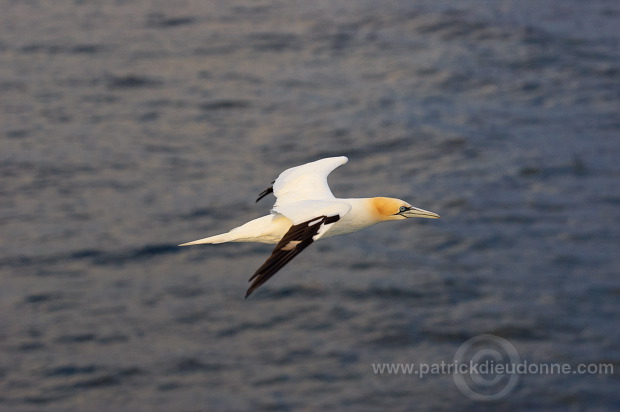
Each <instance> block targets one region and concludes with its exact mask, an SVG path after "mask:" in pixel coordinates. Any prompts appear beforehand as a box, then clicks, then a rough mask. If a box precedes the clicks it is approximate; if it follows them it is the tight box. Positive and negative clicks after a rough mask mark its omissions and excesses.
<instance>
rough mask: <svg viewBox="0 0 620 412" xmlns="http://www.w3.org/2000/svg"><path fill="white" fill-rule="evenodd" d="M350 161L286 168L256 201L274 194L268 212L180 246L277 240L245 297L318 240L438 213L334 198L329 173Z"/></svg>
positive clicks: (383, 200)
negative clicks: (273, 202)
mask: <svg viewBox="0 0 620 412" xmlns="http://www.w3.org/2000/svg"><path fill="white" fill-rule="evenodd" d="M347 161H348V159H347V158H346V157H344V156H340V157H329V158H326V159H321V160H317V161H315V162H311V163H307V164H304V165H301V166H297V167H293V168H290V169H287V170H285V171H284V172H282V173H280V176H278V178H277V179H276V180H275V181H274V182H273V185H272V186H271V187H270V188H268V189H266V190H265V191H263V192H262V193H261V194H260V195H259V198H258V199H257V201H258V200H260V199H262V198H263V197H264V196H266V195H268V194H269V193H272V192H273V194H274V195H275V196H276V198H277V200H276V203H275V204H274V206H273V208H272V210H271V214H270V215H267V216H263V217H259V218H258V219H254V220H252V221H250V222H248V223H246V224H244V225H242V226H239V227H236V228H234V229H232V230H231V231H230V232H227V233H223V234H220V235H215V236H210V237H206V238H204V239H199V240H195V241H193V242H188V243H183V244H182V245H179V246H189V245H197V244H202V243H224V242H259V243H275V244H277V245H276V247H275V249H274V250H273V253H272V254H271V256H270V257H269V258H268V259H267V260H266V261H265V263H264V264H263V265H262V266H261V267H260V268H259V269H258V270H257V271H256V272H255V273H254V275H253V276H252V277H251V278H250V281H252V280H254V282H253V283H252V285H251V286H250V288H249V289H248V291H247V293H246V298H247V297H248V296H249V295H250V294H251V293H252V292H253V291H254V290H255V289H256V288H258V287H259V286H260V285H262V284H263V283H265V282H266V281H267V280H268V279H269V278H270V277H271V276H273V275H274V274H275V273H276V272H277V271H278V270H280V269H281V268H282V267H283V266H284V265H285V264H286V263H288V262H289V261H290V260H291V259H293V258H294V257H295V256H297V255H298V254H299V253H300V252H301V251H302V250H303V249H305V248H306V247H307V246H308V245H310V244H311V243H312V242H314V241H316V240H319V239H321V238H327V237H331V236H336V235H342V234H346V233H351V232H356V231H358V230H361V229H364V228H366V227H368V226H371V225H374V224H375V223H379V222H383V221H387V220H401V219H406V218H409V217H426V218H438V217H439V215H437V214H435V213H433V212H429V211H426V210H423V209H418V208H416V207H413V206H411V205H410V204H409V203H407V202H405V201H403V200H400V199H393V198H387V197H373V198H353V199H339V198H336V197H334V195H333V194H332V192H331V190H330V188H329V185H328V184H327V176H328V175H329V174H330V173H331V172H332V171H333V170H334V169H336V168H337V167H339V166H341V165H343V164H345V163H347Z"/></svg>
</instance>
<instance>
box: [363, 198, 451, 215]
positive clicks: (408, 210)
mask: <svg viewBox="0 0 620 412" xmlns="http://www.w3.org/2000/svg"><path fill="white" fill-rule="evenodd" d="M370 202H371V205H372V209H373V211H374V213H375V214H376V217H377V219H378V220H379V221H387V220H401V219H407V218H410V217H425V218H430V219H438V218H439V215H438V214H437V213H433V212H429V211H428V210H424V209H419V208H417V207H413V206H411V205H410V204H409V203H407V202H405V201H404V200H400V199H394V198H391V197H373V198H371V199H370Z"/></svg>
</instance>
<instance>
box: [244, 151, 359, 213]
mask: <svg viewBox="0 0 620 412" xmlns="http://www.w3.org/2000/svg"><path fill="white" fill-rule="evenodd" d="M348 161H349V159H347V158H346V157H345V156H339V157H328V158H325V159H321V160H317V161H315V162H311V163H306V164H304V165H301V166H297V167H292V168H290V169H287V170H285V171H284V172H282V173H280V176H278V178H277V179H276V180H275V181H274V182H273V183H272V186H270V187H269V188H267V189H265V190H264V191H263V192H261V193H260V194H259V197H258V199H256V201H257V202H258V201H259V200H260V199H262V198H263V197H265V196H266V195H268V194H269V193H272V192H273V194H274V195H275V196H276V197H277V198H278V200H277V202H276V205H286V204H290V203H294V202H298V201H300V200H307V199H317V200H319V199H325V200H327V199H333V198H334V195H333V194H332V192H331V190H330V189H329V185H328V184H327V176H328V175H329V174H330V173H331V172H332V171H333V170H334V169H335V168H337V167H338V166H342V165H343V164H345V163H347V162H348Z"/></svg>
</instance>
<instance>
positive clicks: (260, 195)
mask: <svg viewBox="0 0 620 412" xmlns="http://www.w3.org/2000/svg"><path fill="white" fill-rule="evenodd" d="M269 193H273V186H269V187H268V188H267V189H265V190H263V191H262V192H260V193H259V194H258V199H256V202H255V203H258V201H259V200H261V199H262V198H263V197H265V196H267V195H268V194H269Z"/></svg>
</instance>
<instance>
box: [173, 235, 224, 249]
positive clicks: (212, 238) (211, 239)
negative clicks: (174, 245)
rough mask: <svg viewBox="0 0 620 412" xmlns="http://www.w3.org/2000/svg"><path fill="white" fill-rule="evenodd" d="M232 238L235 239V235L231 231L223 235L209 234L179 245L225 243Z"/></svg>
mask: <svg viewBox="0 0 620 412" xmlns="http://www.w3.org/2000/svg"><path fill="white" fill-rule="evenodd" d="M232 240H234V236H231V235H230V233H222V234H221V235H215V236H209V237H205V238H203V239H198V240H194V241H192V242H187V243H182V244H180V245H179V246H190V245H201V244H203V243H225V242H230V241H232Z"/></svg>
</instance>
